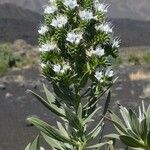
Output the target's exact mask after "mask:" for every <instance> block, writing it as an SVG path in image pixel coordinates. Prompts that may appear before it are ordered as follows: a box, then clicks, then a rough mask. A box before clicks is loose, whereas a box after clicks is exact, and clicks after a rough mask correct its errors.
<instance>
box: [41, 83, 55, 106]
mask: <svg viewBox="0 0 150 150" xmlns="http://www.w3.org/2000/svg"><path fill="white" fill-rule="evenodd" d="M43 87H44V91H45V94H46V97H47V100H48V102H49V103H50V104H51V103H55V97H54V95H53V94H52V93H51V92H50V91H49V90H48V89H47V88H46V86H45V85H43Z"/></svg>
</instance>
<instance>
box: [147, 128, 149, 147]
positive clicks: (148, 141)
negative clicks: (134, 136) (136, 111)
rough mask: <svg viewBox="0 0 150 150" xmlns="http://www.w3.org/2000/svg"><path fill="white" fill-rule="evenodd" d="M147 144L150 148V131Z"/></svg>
mask: <svg viewBox="0 0 150 150" xmlns="http://www.w3.org/2000/svg"><path fill="white" fill-rule="evenodd" d="M147 145H148V147H149V149H150V131H149V132H148V134H147Z"/></svg>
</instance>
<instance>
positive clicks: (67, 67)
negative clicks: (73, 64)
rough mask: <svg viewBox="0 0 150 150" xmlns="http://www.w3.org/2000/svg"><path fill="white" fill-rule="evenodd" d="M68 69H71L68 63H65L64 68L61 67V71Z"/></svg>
mask: <svg viewBox="0 0 150 150" xmlns="http://www.w3.org/2000/svg"><path fill="white" fill-rule="evenodd" d="M68 69H70V66H69V65H67V64H65V65H64V66H63V67H62V69H61V71H60V72H61V73H64V72H65V71H67V70H68Z"/></svg>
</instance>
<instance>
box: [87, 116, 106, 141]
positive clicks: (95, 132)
mask: <svg viewBox="0 0 150 150" xmlns="http://www.w3.org/2000/svg"><path fill="white" fill-rule="evenodd" d="M103 121H104V119H103V118H102V119H101V120H100V122H99V123H98V124H97V125H96V127H95V128H94V129H93V130H92V131H91V132H89V133H88V135H87V140H91V139H94V138H95V137H96V136H97V135H98V134H99V132H100V131H101V128H102V125H103V124H102V123H103Z"/></svg>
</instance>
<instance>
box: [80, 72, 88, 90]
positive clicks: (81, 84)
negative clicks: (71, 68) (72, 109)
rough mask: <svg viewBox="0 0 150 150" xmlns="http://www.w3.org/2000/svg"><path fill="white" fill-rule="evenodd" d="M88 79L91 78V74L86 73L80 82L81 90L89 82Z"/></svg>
mask: <svg viewBox="0 0 150 150" xmlns="http://www.w3.org/2000/svg"><path fill="white" fill-rule="evenodd" d="M88 78H89V72H86V73H85V74H84V75H83V77H82V78H81V80H80V82H79V88H80V89H81V88H83V87H85V85H86V83H87V81H88Z"/></svg>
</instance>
